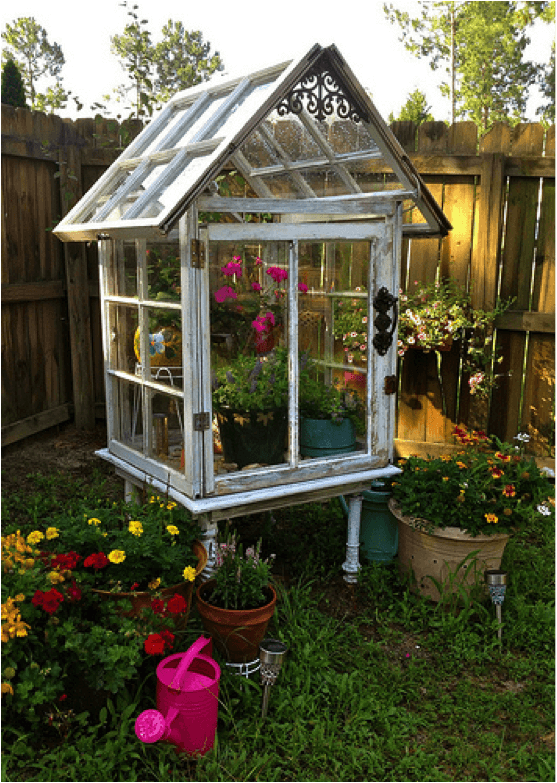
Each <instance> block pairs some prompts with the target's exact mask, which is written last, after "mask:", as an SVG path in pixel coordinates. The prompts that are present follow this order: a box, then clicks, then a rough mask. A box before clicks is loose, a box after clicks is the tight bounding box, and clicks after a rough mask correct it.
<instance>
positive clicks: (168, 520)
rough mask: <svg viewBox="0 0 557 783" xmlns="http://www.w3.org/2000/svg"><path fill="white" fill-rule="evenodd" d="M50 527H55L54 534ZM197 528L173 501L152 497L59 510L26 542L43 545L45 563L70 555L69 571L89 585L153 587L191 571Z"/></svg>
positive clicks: (167, 584)
mask: <svg viewBox="0 0 557 783" xmlns="http://www.w3.org/2000/svg"><path fill="white" fill-rule="evenodd" d="M49 530H50V531H54V530H55V531H56V535H53V533H52V532H51V533H50V538H49ZM199 532H200V531H199V526H198V525H197V524H196V523H194V522H193V520H192V518H191V516H190V515H189V514H188V512H187V511H185V510H184V509H182V508H180V507H179V506H177V505H176V503H174V502H172V501H168V500H166V499H161V498H159V497H155V496H153V497H151V498H150V501H149V502H148V503H146V504H145V505H143V506H139V505H137V504H120V505H112V506H109V507H108V506H107V507H102V506H97V507H94V508H92V509H91V508H85V507H84V508H82V514H81V516H79V515H77V514H67V515H65V514H60V515H59V516H58V517H57V519H56V527H50V528H48V529H47V530H46V532H45V533H43V532H42V531H40V530H35V531H33V532H32V533H30V534H29V535H28V537H27V541H28V543H29V544H34V545H38V544H39V543H40V544H41V547H42V557H43V560H44V562H45V563H46V562H47V561H48V559H49V558H50V559H51V563H54V564H55V565H57V564H59V562H60V561H59V558H61V557H62V558H64V557H68V555H67V554H64V553H65V552H70V554H71V555H73V556H74V558H75V562H73V563H72V564H71V568H72V570H75V569H78V571H79V572H80V574H81V575H82V576H83V577H84V578H85V579H86V581H87V583H88V584H89V585H91V586H92V587H96V588H99V589H102V590H109V591H111V592H134V591H141V590H154V589H157V588H158V587H159V585H160V586H162V587H171V586H173V585H175V584H178V583H179V582H183V581H184V578H186V577H185V576H184V571H185V570H186V569H191V570H189V571H187V573H188V574H190V576H191V572H192V571H193V573H194V574H195V569H194V566H195V565H196V563H197V558H196V557H195V555H194V554H193V551H192V543H193V541H194V540H195V539H196V538H197V537H198V535H199Z"/></svg>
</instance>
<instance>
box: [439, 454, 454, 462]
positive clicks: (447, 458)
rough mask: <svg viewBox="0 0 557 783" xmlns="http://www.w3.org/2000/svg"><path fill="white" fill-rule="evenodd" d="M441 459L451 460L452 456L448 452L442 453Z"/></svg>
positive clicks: (444, 460)
mask: <svg viewBox="0 0 557 783" xmlns="http://www.w3.org/2000/svg"><path fill="white" fill-rule="evenodd" d="M441 459H442V460H443V462H450V461H451V460H452V457H449V455H448V454H442V455H441Z"/></svg>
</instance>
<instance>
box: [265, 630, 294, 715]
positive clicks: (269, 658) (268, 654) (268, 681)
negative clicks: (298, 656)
mask: <svg viewBox="0 0 557 783" xmlns="http://www.w3.org/2000/svg"><path fill="white" fill-rule="evenodd" d="M287 650H288V647H287V646H286V644H284V642H280V641H279V640H278V639H263V641H262V642H261V644H260V645H259V658H260V660H261V682H262V684H263V687H264V690H263V705H262V707H261V717H262V718H264V717H265V715H266V714H267V706H268V704H269V687H270V686H271V685H274V684H275V682H276V679H277V677H278V675H279V672H280V670H281V667H282V662H283V660H284V656H285V655H286V652H287Z"/></svg>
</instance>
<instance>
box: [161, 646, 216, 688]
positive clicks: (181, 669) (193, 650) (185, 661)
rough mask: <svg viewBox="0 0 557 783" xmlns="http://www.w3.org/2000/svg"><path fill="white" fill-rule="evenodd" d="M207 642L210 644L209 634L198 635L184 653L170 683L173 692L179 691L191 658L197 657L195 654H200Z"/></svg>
mask: <svg viewBox="0 0 557 783" xmlns="http://www.w3.org/2000/svg"><path fill="white" fill-rule="evenodd" d="M209 644H211V638H210V637H209V636H200V637H199V639H198V640H197V641H196V642H194V643H193V644H192V646H191V647H190V648H189V650H187V651H186V652H185V653H184V655H183V657H182V660H181V661H180V665H179V666H178V668H177V669H176V674H175V675H174V677H173V678H172V682H171V683H170V690H171V691H174V692H175V693H177V692H178V691H180V685H181V681H182V677H183V676H184V674H185V673H186V672H187V670H188V669H189V667H190V665H191V663H192V661H193V659H194V658H197V656H198V655H200V654H201V651H202V650H204V649H205V647H207V646H208V645H209Z"/></svg>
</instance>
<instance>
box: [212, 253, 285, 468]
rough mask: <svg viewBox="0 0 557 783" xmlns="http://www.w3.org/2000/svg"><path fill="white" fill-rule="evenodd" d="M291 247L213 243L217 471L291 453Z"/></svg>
mask: <svg viewBox="0 0 557 783" xmlns="http://www.w3.org/2000/svg"><path fill="white" fill-rule="evenodd" d="M287 280H288V247H287V244H286V243H284V242H282V243H264V244H253V243H241V244H236V243H232V242H219V243H213V244H212V245H211V249H210V304H211V370H212V377H213V411H214V413H215V420H216V421H215V426H214V428H213V433H214V451H215V472H216V473H217V474H219V473H223V472H224V473H226V472H234V471H235V470H241V469H244V468H247V467H248V466H251V467H253V468H254V469H255V468H256V467H260V468H263V467H265V466H268V465H276V464H281V463H283V462H285V461H287V459H288V427H287V422H288V355H287V349H288V346H287V338H288V313H287V288H286V287H287Z"/></svg>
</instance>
